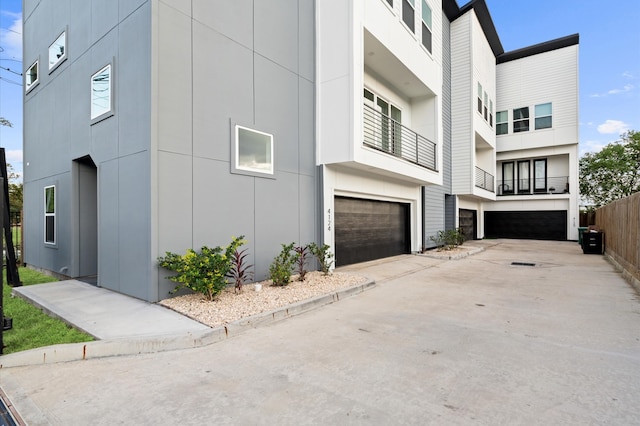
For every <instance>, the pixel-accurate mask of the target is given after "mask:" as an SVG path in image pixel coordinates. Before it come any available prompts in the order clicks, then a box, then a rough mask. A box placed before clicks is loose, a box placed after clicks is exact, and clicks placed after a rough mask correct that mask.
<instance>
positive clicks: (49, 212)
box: [44, 185, 56, 244]
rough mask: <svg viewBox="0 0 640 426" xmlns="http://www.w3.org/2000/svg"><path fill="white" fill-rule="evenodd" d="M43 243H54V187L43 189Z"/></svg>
mask: <svg viewBox="0 0 640 426" xmlns="http://www.w3.org/2000/svg"><path fill="white" fill-rule="evenodd" d="M44 242H45V244H55V243H56V186H55V185H51V186H45V188H44Z"/></svg>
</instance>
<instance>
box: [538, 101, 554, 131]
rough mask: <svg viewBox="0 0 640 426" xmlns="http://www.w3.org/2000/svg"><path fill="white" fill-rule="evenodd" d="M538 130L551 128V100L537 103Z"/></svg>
mask: <svg viewBox="0 0 640 426" xmlns="http://www.w3.org/2000/svg"><path fill="white" fill-rule="evenodd" d="M535 111H536V130H540V129H550V128H551V102H549V103H547V104H541V105H536V110H535Z"/></svg>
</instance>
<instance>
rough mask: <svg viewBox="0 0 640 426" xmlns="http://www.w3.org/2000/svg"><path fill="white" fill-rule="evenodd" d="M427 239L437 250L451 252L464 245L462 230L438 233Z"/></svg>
mask: <svg viewBox="0 0 640 426" xmlns="http://www.w3.org/2000/svg"><path fill="white" fill-rule="evenodd" d="M429 239H430V240H431V241H433V243H434V244H435V245H436V247H438V250H451V249H453V248H455V247H457V246H461V245H462V243H464V231H463V230H462V228H456V229H448V230H446V231H438V233H437V234H436V235H432V236H430V237H429Z"/></svg>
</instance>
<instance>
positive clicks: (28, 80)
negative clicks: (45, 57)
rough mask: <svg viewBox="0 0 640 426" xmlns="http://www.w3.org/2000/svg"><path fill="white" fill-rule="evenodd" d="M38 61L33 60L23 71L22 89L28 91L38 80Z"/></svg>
mask: <svg viewBox="0 0 640 426" xmlns="http://www.w3.org/2000/svg"><path fill="white" fill-rule="evenodd" d="M38 62H39V61H35V62H34V63H33V64H32V65H31V66H30V67H29V68H28V69H27V72H25V73H24V91H25V92H28V91H29V90H31V89H32V88H33V87H34V86H35V85H36V84H38V82H39V81H40V80H39V78H38V68H39V66H38Z"/></svg>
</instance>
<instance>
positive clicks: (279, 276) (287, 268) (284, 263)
mask: <svg viewBox="0 0 640 426" xmlns="http://www.w3.org/2000/svg"><path fill="white" fill-rule="evenodd" d="M294 245H295V243H291V244H282V250H281V251H280V254H278V255H277V256H276V257H275V258H274V259H273V262H272V263H271V265H270V266H269V278H270V279H271V281H272V282H273V285H275V286H285V285H288V284H289V282H290V281H291V271H292V270H293V265H294V263H295V261H296V256H295V255H294V254H292V251H293V247H294Z"/></svg>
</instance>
